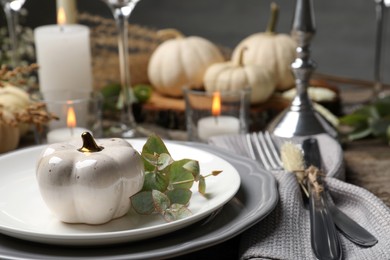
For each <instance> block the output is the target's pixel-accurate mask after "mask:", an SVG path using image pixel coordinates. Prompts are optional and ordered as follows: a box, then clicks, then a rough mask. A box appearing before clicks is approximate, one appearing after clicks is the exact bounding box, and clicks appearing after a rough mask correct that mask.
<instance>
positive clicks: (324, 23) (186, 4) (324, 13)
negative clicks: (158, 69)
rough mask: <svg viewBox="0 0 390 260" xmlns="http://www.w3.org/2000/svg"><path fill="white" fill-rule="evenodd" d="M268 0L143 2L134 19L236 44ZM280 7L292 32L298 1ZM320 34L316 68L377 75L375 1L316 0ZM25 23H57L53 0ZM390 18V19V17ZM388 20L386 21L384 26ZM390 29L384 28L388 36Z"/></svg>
mask: <svg viewBox="0 0 390 260" xmlns="http://www.w3.org/2000/svg"><path fill="white" fill-rule="evenodd" d="M270 2H271V1H268V0H197V1H188V0H142V1H140V2H139V3H138V5H137V7H136V8H135V10H134V12H133V14H132V16H131V17H130V20H129V22H130V23H135V24H139V25H143V26H148V27H151V28H156V29H162V28H177V29H179V30H181V31H182V32H183V33H184V34H186V35H198V36H202V37H205V38H207V39H209V40H211V41H213V42H215V43H218V44H221V45H224V46H227V47H230V48H234V46H236V44H238V42H239V41H240V40H242V39H244V38H245V37H246V36H248V35H250V34H253V33H257V32H261V31H263V30H265V27H266V24H267V20H268V18H269V6H270ZM275 2H276V3H277V4H278V5H279V6H280V17H279V26H278V30H277V31H278V32H279V33H290V28H291V22H292V16H293V11H294V6H295V1H286V0H284V1H282V0H280V1H275ZM77 4H78V10H79V11H80V12H88V13H90V14H99V15H102V16H105V17H111V13H110V11H109V9H108V8H107V7H106V6H105V4H104V3H103V2H102V1H99V0H78V1H77ZM313 4H314V10H315V19H316V25H317V33H316V35H315V37H314V39H313V42H312V45H311V46H312V58H313V59H314V61H316V63H317V65H318V67H317V72H321V73H326V74H332V75H337V76H343V77H350V78H356V79H365V80H373V79H374V69H373V65H374V43H375V1H374V0H330V1H316V0H314V1H313ZM25 8H26V9H27V10H28V17H27V20H26V21H25V22H26V23H27V24H29V25H31V26H32V27H35V26H38V25H42V24H50V23H55V1H54V0H39V1H36V0H27V2H26V4H25ZM389 22H390V21H389ZM387 23H388V22H385V25H386V24H387ZM388 35H389V30H388V29H387V28H385V36H388ZM388 38H389V37H385V39H384V40H385V46H384V53H383V61H384V65H383V77H384V81H385V82H390V73H388V72H390V50H389V49H390V48H388V47H390V43H388V42H387V40H390V39H388Z"/></svg>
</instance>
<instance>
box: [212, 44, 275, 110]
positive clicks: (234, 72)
mask: <svg viewBox="0 0 390 260" xmlns="http://www.w3.org/2000/svg"><path fill="white" fill-rule="evenodd" d="M244 51H246V50H245V48H243V49H242V50H241V52H240V55H239V56H238V57H236V59H235V60H232V61H230V62H222V63H216V64H213V65H211V66H210V67H209V68H208V69H207V71H206V74H205V76H204V86H205V89H206V91H208V92H214V91H227V90H240V89H244V88H251V103H252V104H253V103H261V102H264V101H266V100H267V99H268V98H269V97H270V96H271V95H272V93H273V92H274V90H275V80H274V78H275V77H274V74H273V73H272V72H271V71H270V70H269V69H268V68H266V67H262V66H259V65H243V64H242V59H243V53H244Z"/></svg>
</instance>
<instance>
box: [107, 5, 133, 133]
mask: <svg viewBox="0 0 390 260" xmlns="http://www.w3.org/2000/svg"><path fill="white" fill-rule="evenodd" d="M139 1H140V0H103V2H105V3H106V4H107V5H108V6H109V7H110V9H111V11H112V13H113V15H114V18H115V22H116V25H117V28H118V52H119V69H120V77H121V86H122V94H121V95H122V98H123V108H122V114H121V119H120V122H118V125H116V126H112V127H111V133H112V134H114V135H119V136H120V137H123V138H131V137H134V136H136V134H137V133H136V123H135V119H134V115H133V109H132V104H131V103H132V100H131V99H132V96H133V95H132V90H131V80H130V70H129V60H128V18H129V17H130V15H131V13H132V11H133V9H134V7H135V5H136V4H137V3H138V2H139Z"/></svg>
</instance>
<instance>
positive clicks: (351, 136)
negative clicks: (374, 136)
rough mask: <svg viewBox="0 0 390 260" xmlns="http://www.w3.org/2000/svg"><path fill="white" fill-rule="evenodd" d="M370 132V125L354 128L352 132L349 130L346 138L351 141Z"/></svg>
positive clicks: (366, 135)
mask: <svg viewBox="0 0 390 260" xmlns="http://www.w3.org/2000/svg"><path fill="white" fill-rule="evenodd" d="M371 133H372V130H371V128H370V127H367V128H362V129H356V130H354V131H353V132H351V133H350V134H348V140H350V141H353V140H358V139H362V138H365V137H368V136H370V135H371Z"/></svg>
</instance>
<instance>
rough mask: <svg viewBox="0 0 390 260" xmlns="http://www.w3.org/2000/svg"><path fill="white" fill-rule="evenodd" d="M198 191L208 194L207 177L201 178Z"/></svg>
mask: <svg viewBox="0 0 390 260" xmlns="http://www.w3.org/2000/svg"><path fill="white" fill-rule="evenodd" d="M198 191H199V193H200V194H202V195H205V194H206V179H205V178H204V177H203V176H200V178H199V184H198Z"/></svg>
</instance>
